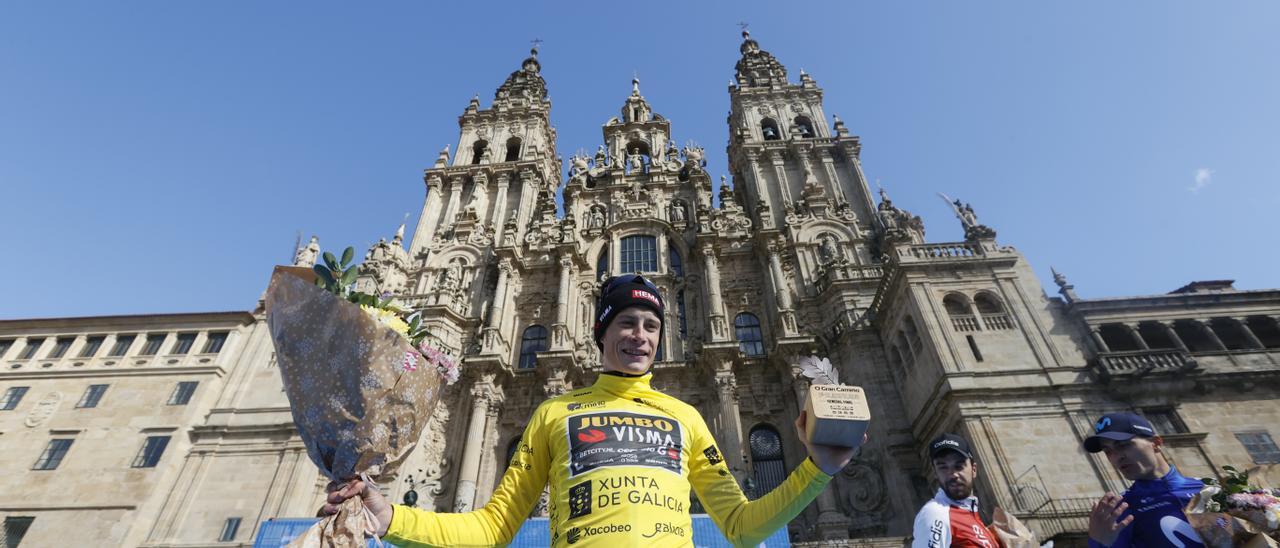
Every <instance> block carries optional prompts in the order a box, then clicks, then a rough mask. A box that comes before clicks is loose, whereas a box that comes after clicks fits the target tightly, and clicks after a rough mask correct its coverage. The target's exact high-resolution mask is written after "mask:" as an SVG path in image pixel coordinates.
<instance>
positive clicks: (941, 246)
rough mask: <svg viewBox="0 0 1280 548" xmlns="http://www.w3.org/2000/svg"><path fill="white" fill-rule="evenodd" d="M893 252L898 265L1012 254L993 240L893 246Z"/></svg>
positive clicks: (1012, 251)
mask: <svg viewBox="0 0 1280 548" xmlns="http://www.w3.org/2000/svg"><path fill="white" fill-rule="evenodd" d="M894 251H895V252H896V253H897V261H898V262H900V263H917V262H935V261H963V260H970V259H980V258H990V257H999V256H1008V255H1009V254H1010V253H1014V250H1013V248H1011V247H1005V246H1000V245H997V244H996V242H995V241H994V240H980V241H968V242H945V243H936V244H915V245H905V246H895V248H894Z"/></svg>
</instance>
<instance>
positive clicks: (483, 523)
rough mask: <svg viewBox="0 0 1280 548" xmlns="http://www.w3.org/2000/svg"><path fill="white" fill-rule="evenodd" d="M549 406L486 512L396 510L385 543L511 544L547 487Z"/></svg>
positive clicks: (539, 415)
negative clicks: (546, 432)
mask: <svg viewBox="0 0 1280 548" xmlns="http://www.w3.org/2000/svg"><path fill="white" fill-rule="evenodd" d="M545 423H546V412H545V406H543V407H539V408H538V410H537V411H536V412H534V415H533V418H532V419H531V420H530V421H529V426H528V427H526V428H525V431H524V435H523V436H521V438H520V445H519V446H518V448H517V450H516V452H515V455H513V456H512V457H511V464H510V465H509V466H508V467H507V472H506V473H505V474H503V476H502V481H501V482H500V483H499V484H498V488H497V489H496V490H494V492H493V497H491V498H490V499H489V502H488V503H486V504H485V505H484V506H483V507H482V508H480V509H478V510H475V511H472V512H463V513H457V514H454V513H437V512H428V511H425V510H419V509H417V508H413V507H409V506H402V505H398V504H397V505H395V508H394V510H393V513H392V515H391V525H390V526H389V527H387V534H386V535H385V536H383V537H382V538H383V539H384V540H387V541H390V542H393V543H396V544H402V545H413V546H423V545H425V546H496V545H501V544H507V543H509V542H511V539H512V538H514V537H515V535H516V532H517V531H519V530H520V526H521V525H524V522H525V519H526V518H528V517H529V512H530V511H531V510H532V509H533V505H534V504H535V503H536V502H537V500H538V497H539V496H541V495H542V489H543V487H545V486H546V485H547V470H548V468H549V464H550V460H549V453H548V447H547V436H546V434H545V433H544V432H542V431H541V429H542V428H544V427H545Z"/></svg>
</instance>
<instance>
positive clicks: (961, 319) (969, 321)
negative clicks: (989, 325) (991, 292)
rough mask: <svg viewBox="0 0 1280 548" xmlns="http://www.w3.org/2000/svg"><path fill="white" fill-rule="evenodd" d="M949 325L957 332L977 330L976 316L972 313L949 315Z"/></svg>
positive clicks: (978, 328)
mask: <svg viewBox="0 0 1280 548" xmlns="http://www.w3.org/2000/svg"><path fill="white" fill-rule="evenodd" d="M951 327H952V328H953V329H955V330H956V332H958V333H966V332H969V331H979V330H981V328H980V327H978V318H977V317H975V316H973V315H957V316H952V317H951Z"/></svg>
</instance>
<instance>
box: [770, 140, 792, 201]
mask: <svg viewBox="0 0 1280 548" xmlns="http://www.w3.org/2000/svg"><path fill="white" fill-rule="evenodd" d="M769 161H770V162H771V163H772V164H773V173H774V175H775V176H776V177H777V178H778V190H779V191H781V192H782V203H783V206H784V207H783V209H784V210H785V209H786V207H785V206H787V205H790V204H792V200H791V188H790V186H791V185H790V184H789V183H788V182H787V168H786V165H785V163H784V161H783V153H782V151H777V150H775V151H773V153H772V154H770V155H769Z"/></svg>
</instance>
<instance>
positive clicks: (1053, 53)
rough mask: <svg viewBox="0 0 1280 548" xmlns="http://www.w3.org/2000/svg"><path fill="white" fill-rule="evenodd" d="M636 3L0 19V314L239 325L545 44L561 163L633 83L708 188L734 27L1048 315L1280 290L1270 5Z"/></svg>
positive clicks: (4, 12) (34, 9)
mask: <svg viewBox="0 0 1280 548" xmlns="http://www.w3.org/2000/svg"><path fill="white" fill-rule="evenodd" d="M633 4H636V5H639V4H643V7H642V8H641V7H629V6H627V5H624V4H619V5H617V6H604V5H598V4H597V3H585V2H584V3H564V4H560V3H554V4H553V3H545V2H522V3H515V4H511V5H503V4H501V3H490V4H484V5H483V7H477V6H480V4H476V3H461V2H459V3H454V4H450V5H443V4H441V5H437V3H428V2H383V3H378V4H376V5H365V4H356V3H350V2H307V3H303V2H168V1H165V2H130V3H107V2H83V3H78V2H8V3H3V4H0V74H3V75H4V84H3V85H0V192H2V194H0V196H3V198H2V199H0V250H2V251H3V253H4V256H5V257H6V259H7V261H6V263H7V265H6V268H4V269H2V270H0V283H3V286H4V287H5V288H7V290H6V291H5V298H4V300H3V306H0V318H26V317H56V316H87V315H103V314H133V313H152V312H156V313H158V312H182V311H213V310H244V309H248V308H250V307H252V306H253V304H254V302H255V300H256V299H257V297H258V295H259V294H260V293H261V292H262V290H263V289H264V288H265V285H266V282H267V280H268V277H269V275H270V272H271V266H272V265H274V264H277V263H282V262H286V261H288V260H289V259H290V257H291V253H292V248H293V244H294V239H295V236H296V234H297V232H299V231H301V232H303V233H304V238H305V237H306V236H309V235H310V234H318V235H319V236H320V239H321V243H322V244H323V245H324V246H325V247H326V248H329V249H332V248H335V247H336V248H339V249H340V248H341V247H345V246H346V245H354V246H356V247H357V248H358V249H361V250H363V249H365V248H367V246H368V245H370V244H371V243H373V242H374V241H376V240H377V239H378V238H379V237H390V235H391V234H392V232H393V231H394V230H395V228H396V226H397V225H398V224H399V223H400V221H401V219H402V218H403V217H404V215H405V214H406V213H409V214H410V218H409V222H410V231H411V230H412V226H413V223H414V222H416V220H417V215H418V213H419V211H420V209H421V206H422V200H423V198H424V187H423V184H422V179H421V173H422V169H423V168H425V167H428V166H430V165H431V163H432V162H433V161H434V159H435V157H436V154H437V153H438V152H439V150H440V149H441V148H442V147H443V146H444V145H445V144H453V143H456V141H457V136H458V135H457V116H458V115H459V114H461V112H462V110H463V108H464V107H465V106H466V104H467V101H468V99H470V97H471V96H472V95H473V94H476V93H479V94H480V97H481V99H482V102H483V104H485V105H487V104H488V103H489V100H490V99H491V98H492V94H493V91H494V89H495V88H496V87H497V86H498V85H499V84H501V83H502V81H503V79H505V77H506V76H507V74H509V73H510V72H511V71H512V70H515V69H516V68H517V67H518V66H519V63H520V60H521V59H523V58H524V57H525V56H526V55H527V53H528V49H529V46H530V43H529V41H530V40H531V39H533V38H535V37H536V38H541V39H542V40H544V43H543V45H542V50H541V54H540V60H541V62H542V65H543V75H544V76H545V77H546V78H547V80H548V84H549V87H550V93H551V98H552V101H553V109H552V122H553V123H554V124H555V125H556V127H557V129H558V131H559V136H560V142H559V153H560V154H561V155H564V156H566V157H567V156H569V155H570V154H572V153H573V152H574V151H575V150H577V149H579V148H583V149H587V150H593V149H594V148H595V146H596V145H597V144H598V143H599V142H600V139H601V133H600V125H601V124H602V123H603V122H604V121H605V120H607V119H608V118H610V117H611V116H614V115H616V114H617V111H618V109H619V107H620V106H621V105H622V101H623V99H624V98H625V97H626V95H627V94H628V93H629V92H630V80H631V76H632V74H633V71H634V72H636V73H638V74H639V76H640V79H641V82H642V83H641V90H642V92H643V93H644V95H645V96H646V98H647V99H648V100H649V101H650V103H651V104H652V105H653V107H654V109H655V110H656V111H657V112H658V113H661V114H663V115H664V116H666V117H667V118H668V119H670V120H671V121H672V124H673V132H674V133H675V137H676V138H677V139H678V140H679V141H680V142H684V141H685V140H689V139H692V140H696V141H697V142H699V143H700V144H702V145H703V146H704V147H706V149H707V151H708V152H709V153H710V154H709V155H710V158H709V160H710V165H709V166H708V169H709V170H711V171H712V173H713V174H719V173H722V172H724V171H725V158H724V154H723V149H724V145H725V143H726V139H727V135H728V133H727V129H726V126H725V114H726V113H727V111H728V94H727V92H726V85H727V83H728V82H729V80H730V78H731V77H732V76H733V65H734V63H735V62H736V60H737V58H738V45H739V43H740V41H741V39H740V37H739V28H738V26H737V23H738V22H740V21H746V22H748V23H749V24H750V25H751V27H750V28H751V31H752V36H753V37H754V38H756V39H758V40H759V41H760V43H761V45H762V47H764V48H765V49H766V50H769V51H770V52H772V53H773V54H774V55H776V56H777V57H778V58H779V59H780V60H781V61H782V62H783V63H785V64H786V65H787V66H788V67H789V68H790V70H791V74H792V77H793V79H794V78H795V77H796V75H797V74H798V72H799V69H800V68H804V69H805V70H806V71H808V72H809V73H810V74H811V75H813V76H814V78H815V79H816V80H817V82H818V85H819V86H821V87H823V88H824V90H825V92H826V110H827V112H828V114H833V113H834V114H838V115H840V116H841V118H842V119H843V120H844V121H845V123H846V124H847V125H848V126H849V128H850V130H851V131H852V132H853V133H855V134H858V135H860V136H861V137H862V140H863V153H862V158H863V166H864V169H865V171H866V174H867V176H868V178H869V179H871V180H872V181H873V183H872V184H873V186H874V181H875V180H879V181H881V183H882V184H883V185H884V186H885V187H886V188H887V189H888V191H889V192H890V194H891V196H892V197H893V199H894V202H895V204H897V205H899V206H901V207H904V208H906V209H909V210H911V211H912V212H913V213H916V214H918V215H921V216H923V217H924V219H925V223H926V228H927V235H928V238H929V239H930V240H931V241H954V240H958V239H960V238H961V230H960V227H959V223H958V222H957V221H955V220H954V218H953V217H952V216H951V214H950V212H949V210H948V209H947V207H946V205H945V204H943V203H942V201H941V200H940V199H938V197H937V196H936V193H937V192H944V193H946V194H948V195H950V196H952V197H956V198H960V199H963V200H964V201H967V202H971V203H972V204H973V207H974V208H975V210H976V211H977V213H978V216H979V219H980V220H981V221H982V222H984V223H985V224H988V225H990V226H992V227H994V228H996V229H997V230H998V231H999V239H1000V240H1001V242H1002V243H1004V244H1007V245H1012V246H1014V247H1016V248H1018V249H1019V250H1020V251H1022V252H1023V253H1024V254H1025V255H1026V256H1027V258H1028V259H1029V260H1030V262H1031V264H1032V266H1033V267H1034V268H1035V271H1036V274H1037V275H1039V276H1040V278H1041V279H1042V280H1043V283H1044V284H1045V285H1046V286H1047V287H1048V288H1049V290H1050V291H1051V292H1052V291H1053V290H1054V289H1055V288H1054V287H1053V286H1052V283H1051V282H1050V277H1049V267H1050V265H1052V266H1054V267H1056V268H1058V269H1059V270H1060V271H1062V272H1063V273H1065V274H1066V275H1067V276H1068V278H1069V279H1070V280H1071V281H1072V283H1074V284H1075V285H1076V287H1077V291H1078V292H1079V293H1080V294H1081V295H1082V296H1084V297H1104V296H1120V295H1136V294H1153V293H1163V292H1167V291H1170V290H1172V289H1175V288H1177V287H1179V286H1180V285H1182V284H1184V283H1186V282H1188V281H1191V280H1198V279H1221V278H1227V279H1235V280H1237V282H1236V285H1237V287H1240V288H1247V289H1258V288H1270V287H1280V276H1277V275H1276V273H1275V271H1276V267H1277V266H1280V258H1278V256H1277V254H1276V253H1275V252H1274V250H1273V249H1274V247H1273V246H1274V245H1275V235H1276V234H1277V233H1280V221H1278V220H1277V216H1276V215H1275V212H1276V211H1277V210H1280V207H1277V206H1280V191H1278V190H1277V189H1276V185H1277V183H1280V131H1277V130H1278V129H1280V101H1278V100H1277V98H1278V97H1280V71H1277V70H1276V68H1277V65H1276V62H1277V61H1276V60H1277V59H1278V58H1280V33H1276V32H1275V29H1276V28H1278V26H1280V25H1278V24H1280V3H1276V2H1212V3H1210V2H1195V3H1192V2H1079V1H1078V2H1061V3H1053V4H1051V3H1046V2H984V3H977V2H965V3H960V2H893V3H889V2H883V3H869V2H830V3H813V4H809V3H803V2H786V3H777V2H724V3H710V2H708V3H703V2H683V3H674V4H662V3H657V2H645V3H633Z"/></svg>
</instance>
